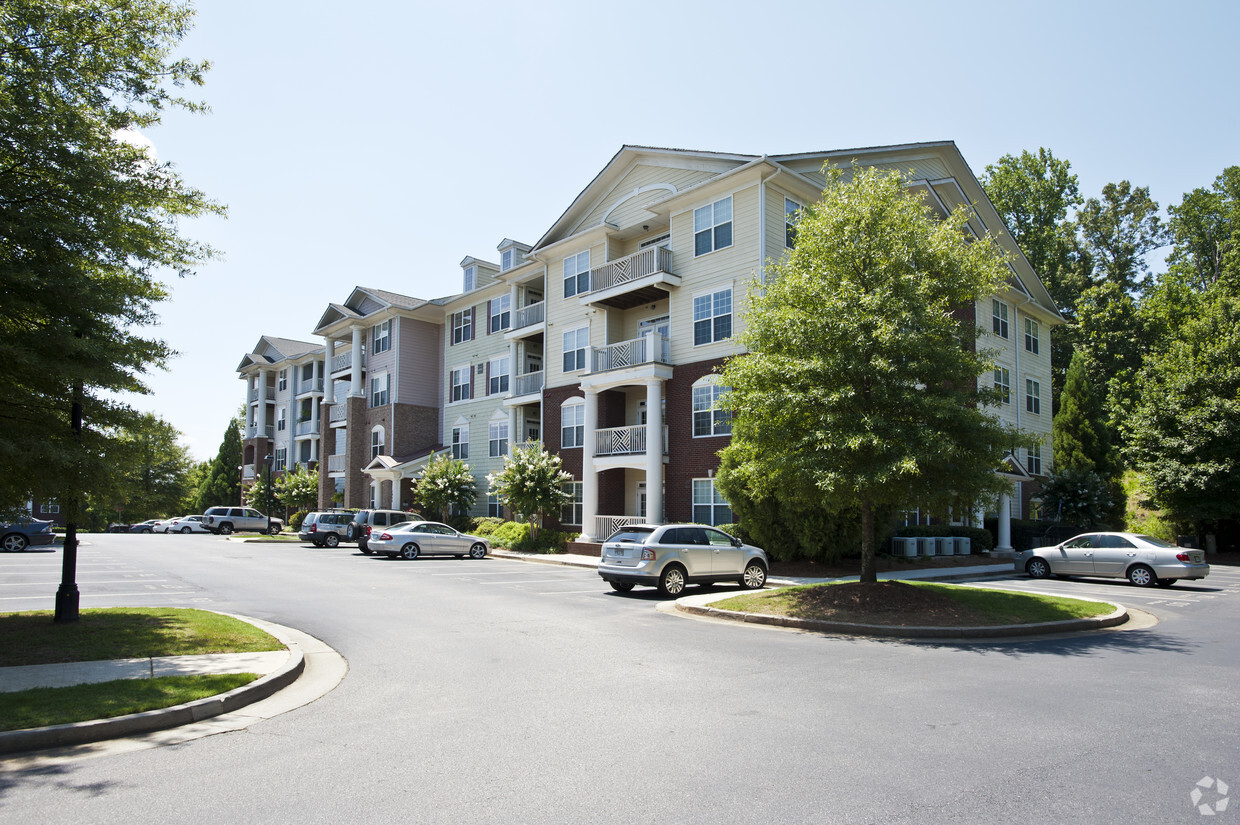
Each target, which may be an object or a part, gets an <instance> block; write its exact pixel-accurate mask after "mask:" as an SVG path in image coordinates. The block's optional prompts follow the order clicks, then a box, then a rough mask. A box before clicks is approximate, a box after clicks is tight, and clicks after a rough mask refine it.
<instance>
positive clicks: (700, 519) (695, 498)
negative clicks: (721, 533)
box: [692, 478, 735, 527]
mask: <svg viewBox="0 0 1240 825" xmlns="http://www.w3.org/2000/svg"><path fill="white" fill-rule="evenodd" d="M706 489H709V490H710V500H709V501H705V500H704V496H702V495H700V493H701V492H702V491H703V490H706ZM692 502H693V504H692V506H693V522H694V523H695V524H709V525H710V526H711V527H716V526H718V525H720V524H731V523H732V520H733V519H734V518H735V516H734V515H733V514H732V505H731V504H729V503H728V501H727V499H725V498H724V497H723V496H721V495H720V494H719V488H718V487H716V486H715V479H713V478H695V479H693V482H692ZM724 512H726V514H727V519H726V520H724V519H723V518H722V514H723V513H724ZM704 516H705V517H704Z"/></svg>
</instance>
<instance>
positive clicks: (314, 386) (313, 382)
mask: <svg viewBox="0 0 1240 825" xmlns="http://www.w3.org/2000/svg"><path fill="white" fill-rule="evenodd" d="M322 391H323V379H322V378H308V379H306V380H305V381H302V382H301V384H300V385H298V387H297V394H298V395H301V394H302V393H305V392H322Z"/></svg>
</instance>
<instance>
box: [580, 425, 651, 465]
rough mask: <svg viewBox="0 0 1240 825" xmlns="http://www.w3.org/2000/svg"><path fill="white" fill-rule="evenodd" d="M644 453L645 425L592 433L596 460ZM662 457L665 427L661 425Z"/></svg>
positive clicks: (613, 428) (612, 428)
mask: <svg viewBox="0 0 1240 825" xmlns="http://www.w3.org/2000/svg"><path fill="white" fill-rule="evenodd" d="M645 452H646V425H645V424H638V425H637V426H635V427H611V428H609V429H606V430H595V431H594V455H595V457H596V458H598V457H602V456H611V455H642V454H644V453H645ZM663 455H667V425H666V424H665V425H663Z"/></svg>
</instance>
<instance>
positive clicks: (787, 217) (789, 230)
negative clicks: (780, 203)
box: [784, 197, 802, 249]
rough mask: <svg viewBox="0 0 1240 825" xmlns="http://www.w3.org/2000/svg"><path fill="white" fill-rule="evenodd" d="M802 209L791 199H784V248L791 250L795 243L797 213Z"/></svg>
mask: <svg viewBox="0 0 1240 825" xmlns="http://www.w3.org/2000/svg"><path fill="white" fill-rule="evenodd" d="M801 209H802V207H801V204H799V203H797V202H796V201H794V200H793V199H792V198H787V197H786V198H784V248H785V249H792V247H793V246H795V245H796V242H797V222H796V218H797V213H798V212H800V211H801Z"/></svg>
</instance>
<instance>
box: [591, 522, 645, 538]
mask: <svg viewBox="0 0 1240 825" xmlns="http://www.w3.org/2000/svg"><path fill="white" fill-rule="evenodd" d="M645 523H646V517H645V516H595V517H594V537H595V538H597V539H598V540H599V541H605V540H606V539H607V537H608V536H610V535H611V534H612V533H614V532H616V531H617V530H619V529H620V528H621V527H628V526H629V525H630V524H645Z"/></svg>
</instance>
